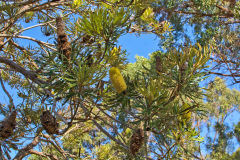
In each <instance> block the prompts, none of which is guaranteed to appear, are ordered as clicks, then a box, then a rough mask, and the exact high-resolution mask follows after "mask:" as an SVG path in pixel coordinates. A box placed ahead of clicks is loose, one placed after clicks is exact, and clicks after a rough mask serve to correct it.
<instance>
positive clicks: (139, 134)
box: [130, 128, 144, 155]
mask: <svg viewBox="0 0 240 160" xmlns="http://www.w3.org/2000/svg"><path fill="white" fill-rule="evenodd" d="M143 142H144V133H143V130H142V129H141V128H138V129H137V130H135V131H134V133H133V135H132V137H131V139H130V152H131V153H132V154H133V155H135V154H136V153H137V152H138V151H139V149H140V148H141V147H142V145H143Z"/></svg>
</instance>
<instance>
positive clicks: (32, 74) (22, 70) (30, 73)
mask: <svg viewBox="0 0 240 160" xmlns="http://www.w3.org/2000/svg"><path fill="white" fill-rule="evenodd" d="M0 63H4V64H6V65H9V66H10V67H11V68H12V69H14V70H15V71H16V72H19V73H22V74H23V75H24V76H25V77H26V78H29V79H30V80H32V81H33V82H35V83H37V84H39V85H40V84H43V83H46V82H45V81H43V80H40V79H38V78H37V74H36V73H35V72H33V71H29V70H26V69H25V68H23V67H21V66H20V65H18V64H16V63H15V62H13V61H11V60H9V59H7V58H4V57H0Z"/></svg>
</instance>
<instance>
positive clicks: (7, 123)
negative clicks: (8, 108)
mask: <svg viewBox="0 0 240 160" xmlns="http://www.w3.org/2000/svg"><path fill="white" fill-rule="evenodd" d="M16 116H17V112H16V111H13V112H12V113H11V114H10V115H9V116H8V117H6V118H5V119H4V120H3V121H2V124H1V127H0V137H1V138H3V139H7V138H8V137H10V136H11V135H12V134H13V130H14V129H15V127H16Z"/></svg>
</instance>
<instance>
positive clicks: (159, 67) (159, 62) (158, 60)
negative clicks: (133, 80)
mask: <svg viewBox="0 0 240 160" xmlns="http://www.w3.org/2000/svg"><path fill="white" fill-rule="evenodd" d="M155 60H156V70H157V72H162V70H163V69H162V60H161V57H159V56H156V57H155Z"/></svg>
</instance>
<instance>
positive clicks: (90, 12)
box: [0, 0, 239, 160]
mask: <svg viewBox="0 0 240 160" xmlns="http://www.w3.org/2000/svg"><path fill="white" fill-rule="evenodd" d="M238 8H239V2H235V3H234V4H233V2H231V3H230V2H226V1H214V0H213V1H208V0H201V1H199V0H198V1H196V0H194V1H189V2H188V1H182V0H179V1H173V0H170V1H165V0H161V1H155V0H126V1H118V0H108V1H106V0H104V1H103V0H100V1H95V0H74V1H65V0H59V1H41V0H36V1H23V2H20V1H16V2H0V11H1V13H2V14H1V15H0V22H1V23H0V24H1V26H0V63H1V66H0V82H1V86H2V88H3V91H4V93H5V94H6V95H7V97H8V99H9V103H6V104H3V102H0V103H1V104H0V113H1V115H2V116H4V117H7V116H8V115H10V113H11V112H12V111H14V110H15V111H17V118H16V122H17V127H16V129H15V130H14V133H12V134H11V136H10V137H9V138H4V137H2V139H1V141H0V145H1V146H0V156H1V159H22V158H24V157H27V156H30V157H29V159H80V158H81V159H126V160H127V159H129V160H130V159H140V160H141V159H193V158H197V159H200V158H202V157H203V156H202V154H201V150H198V148H200V147H199V145H201V143H202V141H203V137H201V136H200V132H201V130H200V128H199V126H196V125H194V124H195V123H196V122H199V121H200V120H201V119H202V118H203V115H206V114H207V115H208V113H207V111H209V114H210V115H211V116H212V117H213V118H215V119H217V123H214V124H211V123H210V124H209V126H211V125H212V126H213V127H214V129H215V133H216V136H218V137H217V138H214V139H211V137H209V136H208V137H207V138H209V139H210V140H209V143H208V144H206V146H207V147H208V149H209V150H211V151H212V153H211V154H210V153H207V155H205V158H209V157H210V158H212V159H224V158H225V159H227V158H229V159H230V158H236V157H237V156H239V153H238V152H239V151H236V152H235V153H233V154H232V155H229V153H228V148H229V146H230V141H231V139H232V138H233V136H234V135H235V136H236V137H237V134H238V133H239V125H236V127H235V129H232V128H229V126H228V125H227V124H225V123H224V120H225V118H226V117H227V115H228V114H229V113H230V111H231V110H232V109H235V110H237V107H238V105H239V98H238V97H239V91H237V90H230V89H228V88H227V87H226V85H225V84H224V83H223V80H222V79H220V78H216V79H215V81H214V83H212V84H211V86H210V87H209V88H208V89H206V92H204V91H203V88H202V87H200V82H202V81H203V80H204V79H205V78H206V76H207V75H209V74H220V75H223V76H231V77H233V78H234V81H235V83H238V79H237V78H238V77H239V75H238V73H239V69H238V67H239V59H238V57H239V53H238V49H239V45H238V40H239V37H238V36H237V34H238V31H237V29H238V28H239V26H235V27H234V26H233V25H232V24H237V23H238V20H239V10H238ZM56 19H57V21H56ZM59 20H60V21H61V23H60V22H59ZM186 25H192V27H194V32H193V34H190V35H189V33H187V32H186V31H184V28H185V27H186ZM188 28H190V26H188ZM29 31H30V32H29ZM35 31H36V32H37V37H36V35H35V34H34V32H35ZM29 33H30V34H29ZM129 33H135V34H136V35H140V34H142V33H151V34H155V35H156V36H158V37H160V38H161V39H160V44H161V45H162V46H161V47H160V50H159V51H156V52H153V53H151V54H150V58H143V57H136V62H135V63H128V62H127V56H126V55H127V54H126V53H127V51H125V50H123V49H122V47H121V46H118V44H117V42H118V38H119V37H120V36H122V35H124V34H129ZM190 36H194V39H191V38H190ZM20 39H23V40H24V41H20ZM180 40H181V41H180ZM63 55H65V57H66V58H67V59H66V58H65V57H64V56H63ZM66 55H67V56H66ZM233 56H235V57H236V58H233ZM211 60H213V62H214V63H213V64H214V65H215V64H221V65H220V66H224V67H225V66H228V68H227V71H229V72H230V74H228V73H227V74H226V75H225V74H223V73H222V72H221V71H220V72H215V70H214V69H218V68H217V67H219V65H217V67H216V66H214V65H213V66H211V67H212V68H210V69H212V70H209V67H210V66H209V65H211V63H210V62H211ZM229 64H231V65H230V67H229ZM113 67H118V68H117V69H116V68H115V71H117V72H114V73H115V74H116V73H117V75H118V76H117V81H116V79H115V80H114V78H112V77H113V76H112V75H111V70H112V69H113ZM110 68H111V69H110ZM220 69H221V68H220ZM109 70H110V74H109V75H108V74H107V73H108V71H109ZM119 70H120V71H121V73H120V72H119ZM222 71H223V72H224V70H222ZM232 71H234V72H232ZM119 77H120V78H119ZM109 78H110V79H111V80H109ZM119 79H120V80H119ZM4 82H5V83H4ZM118 82H121V85H122V87H120V89H118V88H119V87H118V84H117V83H118ZM123 82H124V83H123ZM125 83H126V84H125ZM6 84H7V86H9V87H11V88H12V89H13V90H14V93H13V97H12V94H9V91H8V90H7V89H6V87H5V85H6ZM126 86H127V87H126ZM122 88H123V89H122ZM123 91H125V94H123V93H121V92H123ZM204 95H207V97H206V101H203V98H204ZM42 113H50V114H49V115H51V116H50V117H51V118H49V119H48V118H46V119H44V123H45V124H44V125H42V124H41V120H40V119H41V118H40V117H41V115H42ZM51 119H52V120H53V121H54V125H53V127H54V131H56V132H51V133H50V132H49V131H46V128H47V127H46V126H48V124H52V123H51V122H52V121H51ZM44 126H45V127H44ZM48 127H49V126H48ZM139 128H140V129H141V130H143V139H141V144H143V145H141V146H137V147H139V148H138V149H137V151H138V152H137V153H135V152H134V154H135V155H133V154H132V153H131V152H130V151H129V149H130V148H129V147H130V146H131V144H130V143H131V140H132V139H134V138H132V137H134V130H136V129H139ZM140 137H142V136H140ZM13 150H15V152H13ZM13 153H16V154H15V155H14V154H13ZM199 157H200V158H199Z"/></svg>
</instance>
